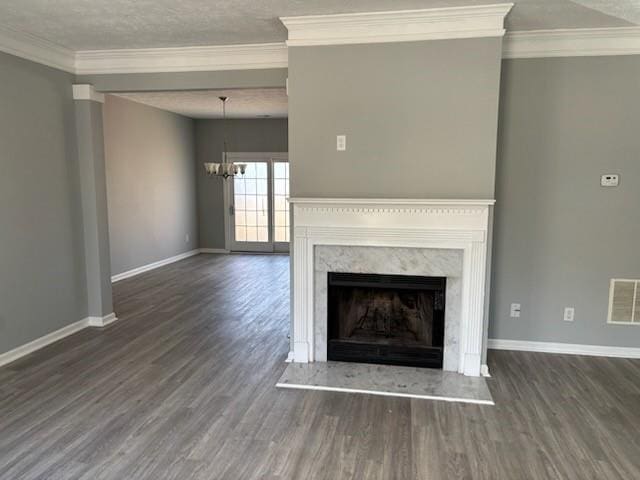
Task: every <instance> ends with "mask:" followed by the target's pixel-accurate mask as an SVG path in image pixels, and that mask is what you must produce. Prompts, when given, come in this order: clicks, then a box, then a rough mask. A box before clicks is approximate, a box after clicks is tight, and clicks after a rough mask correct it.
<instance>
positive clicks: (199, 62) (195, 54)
mask: <svg viewBox="0 0 640 480" xmlns="http://www.w3.org/2000/svg"><path fill="white" fill-rule="evenodd" d="M287 61H288V54H287V46H286V45H285V44H284V43H258V44H248V45H212V46H202V47H172V48H138V49H121V50H84V51H79V52H76V56H75V70H76V73H77V74H78V75H87V74H103V73H143V72H144V73H149V72H200V71H213V70H252V69H261V68H286V67H287Z"/></svg>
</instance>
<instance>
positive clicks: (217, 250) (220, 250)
mask: <svg viewBox="0 0 640 480" xmlns="http://www.w3.org/2000/svg"><path fill="white" fill-rule="evenodd" d="M200 253H231V250H227V249H226V248H201V249H200Z"/></svg>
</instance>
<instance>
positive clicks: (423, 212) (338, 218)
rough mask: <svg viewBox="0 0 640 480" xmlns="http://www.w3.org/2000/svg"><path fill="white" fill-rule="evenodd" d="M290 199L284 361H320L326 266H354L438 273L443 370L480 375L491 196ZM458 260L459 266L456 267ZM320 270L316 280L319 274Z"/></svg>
mask: <svg viewBox="0 0 640 480" xmlns="http://www.w3.org/2000/svg"><path fill="white" fill-rule="evenodd" d="M290 202H291V205H292V217H293V251H292V259H293V287H294V291H293V331H292V334H293V335H292V336H293V342H292V346H293V350H292V352H291V353H290V355H289V357H290V359H291V360H292V361H294V362H301V363H306V362H313V361H322V360H326V333H325V332H326V272H327V271H329V270H327V269H334V268H340V270H337V271H343V270H342V268H351V267H354V266H355V267H356V268H359V269H361V270H363V269H366V271H365V272H364V273H405V274H411V275H425V276H446V277H447V294H446V295H447V299H446V301H447V303H446V308H447V312H448V314H447V317H446V319H445V343H446V347H445V368H446V369H451V370H457V371H458V372H459V373H463V374H465V375H470V376H478V375H480V369H481V365H480V364H481V355H482V341H483V313H484V297H485V292H484V289H485V276H486V256H487V231H488V223H489V207H490V206H491V205H493V204H494V200H451V199H447V200H434V199H345V198H291V199H290ZM347 247H351V248H347ZM355 247H360V248H355ZM371 247H377V248H371ZM456 251H457V252H458V253H457V254H456ZM460 256H461V258H460ZM456 258H459V259H460V260H458V261H456ZM385 259H391V260H390V261H386V260H385ZM358 263H359V264H360V266H356V264H358ZM460 263H461V268H460V267H459V266H458V267H456V264H460ZM365 264H369V265H368V266H365ZM341 265H342V266H341ZM372 269H373V270H379V271H372ZM331 271H336V270H331ZM350 271H354V270H350ZM356 271H357V270H356ZM439 272H440V273H439ZM323 274H324V281H322V280H321V279H319V277H320V276H322V275H323ZM456 288H457V289H458V290H459V292H460V293H459V294H456ZM323 296H324V300H323ZM456 296H457V297H458V298H459V300H456ZM321 302H324V304H325V307H324V309H323V308H322V306H321V305H320V303H321ZM458 305H459V314H457V313H456V311H455V309H456V307H457V306H458ZM450 310H451V311H450ZM449 311H450V312H449ZM449 313H450V314H449ZM322 317H323V318H322ZM456 319H457V321H456ZM447 322H449V324H450V325H449V326H447ZM323 347H324V351H322V352H321V351H320V350H322V349H323ZM455 357H457V361H456V358H455Z"/></svg>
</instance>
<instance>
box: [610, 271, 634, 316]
mask: <svg viewBox="0 0 640 480" xmlns="http://www.w3.org/2000/svg"><path fill="white" fill-rule="evenodd" d="M607 322H608V323H615V324H621V325H640V280H629V279H624V278H612V279H611V284H610V285H609V316H608V318H607Z"/></svg>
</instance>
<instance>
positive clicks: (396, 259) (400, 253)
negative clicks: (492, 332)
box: [313, 245, 462, 372]
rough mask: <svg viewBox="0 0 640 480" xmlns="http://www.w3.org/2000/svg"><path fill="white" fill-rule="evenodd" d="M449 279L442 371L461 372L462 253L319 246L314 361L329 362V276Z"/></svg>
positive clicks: (315, 285) (431, 249)
mask: <svg viewBox="0 0 640 480" xmlns="http://www.w3.org/2000/svg"><path fill="white" fill-rule="evenodd" d="M328 272H345V273H376V274H392V275H394V274H395V275H419V276H430V277H447V286H446V292H445V322H444V325H445V332H444V358H443V367H442V368H443V370H448V371H453V372H456V371H458V353H459V348H458V337H459V335H458V333H459V331H460V306H461V305H460V304H461V300H462V297H461V294H462V251H461V250H455V249H440V248H404V247H399V248H396V247H362V246H348V245H347V246H345V245H317V246H316V248H315V258H314V319H315V322H314V332H313V337H314V352H315V356H314V360H315V361H316V362H326V361H327V306H328V304H327V283H328V282H327V273H328Z"/></svg>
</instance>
